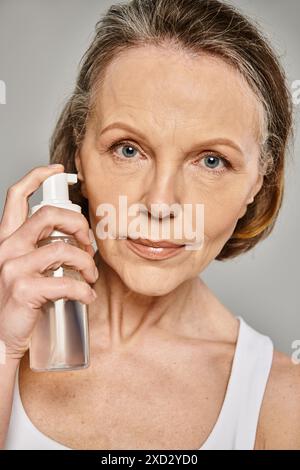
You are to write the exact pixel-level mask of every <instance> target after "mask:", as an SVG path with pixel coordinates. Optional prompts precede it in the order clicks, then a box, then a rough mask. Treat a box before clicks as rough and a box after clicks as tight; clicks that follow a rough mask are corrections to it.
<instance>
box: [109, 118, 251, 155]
mask: <svg viewBox="0 0 300 470" xmlns="http://www.w3.org/2000/svg"><path fill="white" fill-rule="evenodd" d="M112 129H123V130H125V131H130V132H133V133H134V134H136V135H137V136H139V137H140V138H141V139H145V136H144V135H143V134H142V133H141V132H140V131H139V130H138V129H136V128H134V127H133V126H131V125H130V124H126V123H124V122H120V121H117V122H112V123H111V124H109V125H108V126H106V127H105V128H104V129H103V130H102V131H101V132H100V135H102V134H104V133H105V132H107V131H109V130H112ZM216 144H219V145H227V146H229V147H232V148H233V149H235V150H236V151H237V152H239V153H240V154H241V155H242V156H244V157H245V155H244V152H243V151H242V149H241V147H240V146H239V145H238V144H237V143H236V142H234V141H233V140H231V139H228V138H227V137H216V138H212V139H208V140H205V141H203V142H202V144H201V145H202V146H206V145H216Z"/></svg>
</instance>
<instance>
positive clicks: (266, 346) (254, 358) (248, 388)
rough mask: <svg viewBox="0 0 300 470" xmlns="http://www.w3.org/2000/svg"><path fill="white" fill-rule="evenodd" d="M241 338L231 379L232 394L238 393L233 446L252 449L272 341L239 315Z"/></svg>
mask: <svg viewBox="0 0 300 470" xmlns="http://www.w3.org/2000/svg"><path fill="white" fill-rule="evenodd" d="M241 326H242V328H243V330H244V335H243V342H242V344H241V348H240V351H239V358H238V367H237V371H236V374H235V376H234V379H233V386H232V398H233V399H234V397H235V396H239V401H238V403H239V406H238V408H239V409H238V416H237V421H236V432H235V439H234V447H235V448H236V449H241V450H243V449H245V450H247V449H253V448H254V445H255V437H256V430H257V425H258V419H259V414H260V409H261V405H262V401H263V398H264V393H265V389H266V385H267V381H268V378H269V374H270V370H271V366H272V360H273V353H274V345H273V342H272V340H271V338H270V337H269V336H266V335H264V334H262V333H260V332H258V331H256V330H255V329H253V328H252V327H251V326H250V325H248V324H247V323H246V322H245V321H244V320H243V319H242V320H241Z"/></svg>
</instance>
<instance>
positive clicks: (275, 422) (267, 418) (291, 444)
mask: <svg viewBox="0 0 300 470" xmlns="http://www.w3.org/2000/svg"><path fill="white" fill-rule="evenodd" d="M258 440H259V442H260V445H261V446H262V448H263V449H266V450H268V449H290V450H300V364H295V363H294V362H293V361H292V358H291V357H289V356H287V355H286V354H284V353H282V352H280V351H276V350H274V355H273V361H272V366H271V370H270V374H269V377H268V381H267V385H266V389H265V394H264V399H263V402H262V406H261V410H260V417H259V425H258V432H257V441H258ZM256 444H257V442H256Z"/></svg>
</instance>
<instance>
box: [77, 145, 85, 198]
mask: <svg viewBox="0 0 300 470" xmlns="http://www.w3.org/2000/svg"><path fill="white" fill-rule="evenodd" d="M75 166H76V170H77V178H78V180H79V181H80V182H81V185H80V190H81V194H82V195H83V196H84V197H85V198H87V192H86V186H85V181H84V177H83V172H82V165H81V158H80V153H79V150H78V149H77V150H76V153H75Z"/></svg>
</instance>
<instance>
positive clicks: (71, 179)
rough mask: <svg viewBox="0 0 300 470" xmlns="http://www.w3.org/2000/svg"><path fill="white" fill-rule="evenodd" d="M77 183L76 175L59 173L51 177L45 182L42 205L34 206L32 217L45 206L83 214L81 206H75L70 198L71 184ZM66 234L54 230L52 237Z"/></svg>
mask: <svg viewBox="0 0 300 470" xmlns="http://www.w3.org/2000/svg"><path fill="white" fill-rule="evenodd" d="M74 183H77V174H76V173H58V174H56V175H51V176H49V177H48V178H47V179H46V180H45V181H44V182H43V185H42V187H43V200H42V201H41V203H40V204H37V205H36V206H33V207H32V208H31V209H30V216H31V215H33V214H34V213H35V212H36V211H37V210H39V209H40V208H41V207H43V206H47V205H49V206H56V207H62V208H63V209H70V210H72V211H76V212H81V206H79V205H78V204H73V203H72V201H71V200H70V198H69V187H68V185H69V184H74ZM65 235H68V234H66V233H63V232H60V231H59V230H54V231H53V232H52V233H51V235H50V236H52V237H53V236H65Z"/></svg>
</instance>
